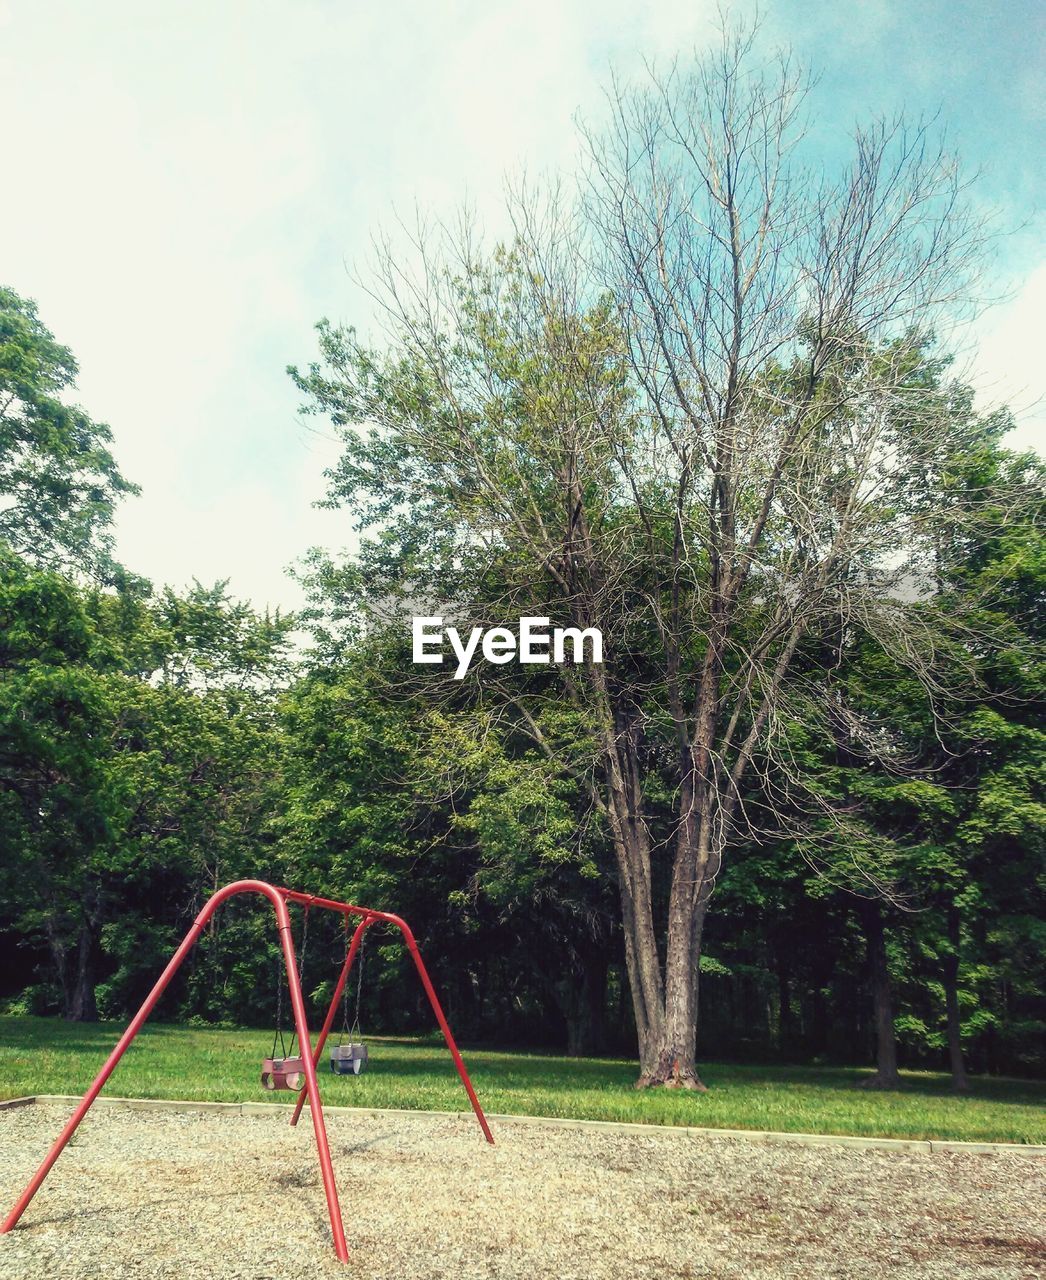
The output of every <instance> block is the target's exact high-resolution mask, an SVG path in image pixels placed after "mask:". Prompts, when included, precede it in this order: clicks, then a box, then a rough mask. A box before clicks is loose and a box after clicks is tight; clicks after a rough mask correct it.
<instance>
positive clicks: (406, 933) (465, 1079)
mask: <svg viewBox="0 0 1046 1280" xmlns="http://www.w3.org/2000/svg"><path fill="white" fill-rule="evenodd" d="M378 920H381V921H384V922H385V923H386V924H394V925H395V926H396V928H397V929H399V931H400V932H401V933H402V934H403V940H404V942H405V943H406V944H407V950H408V951H409V952H410V954H411V958H412V959H413V961H414V967H415V968H416V969H417V971H418V977H419V978H420V979H421V985H422V986H423V987H424V989H425V994H426V996H428V999H429V1004H430V1005H431V1006H432V1012H433V1013H434V1014H435V1015H436V1021H437V1023H438V1024H439V1029H440V1031H442V1032H443V1039H444V1041H445V1042H446V1045H447V1048H448V1050H449V1051H450V1056H451V1057H452V1058H453V1059H454V1066H455V1067H456V1068H457V1072H458V1076H459V1077H460V1079H461V1083H462V1084H463V1085H464V1087H465V1092H466V1093H467V1094H468V1099H469V1102H470V1103H471V1104H472V1110H473V1111H474V1112H475V1114H476V1119H477V1120H478V1121H479V1127H480V1128H481V1129H482V1130H483V1136H484V1137H485V1138H486V1140H487V1141H488V1142H489V1143H490V1144H491V1146H493V1145H494V1135H493V1134H492V1133H491V1132H490V1125H489V1124H487V1117H486V1116H485V1115H484V1114H483V1108H482V1107H481V1106H480V1105H479V1098H477V1097H476V1090H475V1089H474V1088H473V1087H472V1081H471V1080H470V1079H469V1073H468V1069H467V1068H466V1066H465V1063H464V1061H463V1060H462V1057H461V1054H460V1053H459V1052H458V1046H457V1044H456V1043H455V1041H454V1033H453V1032H452V1031H451V1029H450V1024H449V1023H448V1022H447V1019H446V1017H445V1015H444V1013H443V1007H442V1005H441V1004H440V1002H439V998H438V996H437V995H436V989H435V987H433V985H432V979H431V978H430V977H429V971H428V969H426V968H425V961H424V960H422V958H421V951H420V950H419V949H418V943H417V939H416V938H415V937H414V934H413V932H412V930H411V927H410V925H409V924H407V922H406V920H402V919H401V918H400V917H399V916H394V915H390V914H389V913H388V912H381V913H377V912H376V913H375V914H374V915H372V916H368V917H365V918H364V919H363V920H361V921H360V923H359V924H358V925H357V926H356V932H355V933H354V934H353V935H352V942H351V943H350V944H349V952H348V955H347V956H346V957H345V963H344V964H343V965H342V969H341V973H340V975H339V977H338V983H337V986H336V987H335V988H334V996H333V998H332V999H331V1005H330V1008H329V1009H328V1010H327V1017H326V1018H325V1019H324V1022H323V1030H322V1031H321V1032H320V1038H319V1040H318V1041H317V1043H316V1056H315V1059H314V1060H313V1063H312V1067H313V1072H314V1073H315V1068H316V1063H318V1062H319V1060H320V1054H321V1053H322V1052H323V1046H324V1045H325V1044H326V1043H327V1037H328V1036H329V1035H330V1029H331V1027H332V1026H333V1025H334V1016H335V1013H336V1012H337V1007H338V1001H339V1000H340V999H341V997H342V993H343V992H344V990H345V983H346V982H347V981H348V977H349V972H350V971H351V969H352V965H353V961H354V960H355V959H356V952H357V951H358V950H359V945H360V942H361V941H362V940H363V934H364V932H365V930H366V929H367V928H368V927H369V926H370V925H372V924H374V923H375V922H376V921H378ZM299 1039H300V1037H299ZM307 1093H308V1087H307V1086H306V1087H304V1088H303V1089H302V1091H301V1093H299V1094H298V1101H297V1103H296V1104H295V1107H294V1114H293V1115H292V1116H291V1124H292V1125H296V1124H297V1123H298V1117H299V1116H300V1115H301V1109H302V1107H303V1106H304V1105H305V1097H306V1094H307Z"/></svg>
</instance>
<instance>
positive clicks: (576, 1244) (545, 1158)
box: [0, 1106, 1046, 1280]
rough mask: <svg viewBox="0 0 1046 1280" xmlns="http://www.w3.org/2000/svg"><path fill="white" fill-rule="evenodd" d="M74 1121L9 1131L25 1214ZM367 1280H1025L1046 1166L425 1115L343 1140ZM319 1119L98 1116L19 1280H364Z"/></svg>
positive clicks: (340, 1149) (1032, 1266)
mask: <svg viewBox="0 0 1046 1280" xmlns="http://www.w3.org/2000/svg"><path fill="white" fill-rule="evenodd" d="M67 1114H68V1110H67V1109H66V1108H63V1107H57V1106H35V1107H25V1108H21V1109H18V1110H12V1111H5V1112H0V1184H2V1186H3V1188H4V1192H3V1198H4V1199H5V1200H6V1199H7V1198H8V1197H9V1196H10V1195H12V1194H13V1189H14V1188H16V1187H20V1186H21V1185H22V1184H23V1183H24V1181H25V1179H26V1178H27V1177H28V1175H29V1174H30V1173H31V1172H32V1170H33V1168H34V1167H35V1164H36V1162H37V1161H38V1160H39V1159H40V1158H41V1157H42V1156H43V1154H44V1152H45V1151H46V1150H47V1147H48V1145H49V1143H50V1142H51V1140H52V1139H53V1137H54V1135H55V1134H56V1133H57V1131H58V1129H59V1127H60V1124H61V1122H62V1121H63V1120H64V1118H65V1116H66V1115H67ZM328 1124H329V1129H330V1134H331V1147H332V1153H333V1157H334V1166H335V1171H336V1174H337V1177H338V1181H339V1187H340V1191H341V1201H342V1208H343V1210H344V1214H345V1227H346V1231H347V1233H348V1236H349V1247H350V1250H351V1251H352V1268H353V1269H352V1274H353V1275H354V1276H356V1277H375V1278H377V1277H381V1278H383V1280H384V1278H386V1277H389V1278H391V1277H396V1278H397V1280H402V1278H404V1277H410V1278H411V1280H442V1278H443V1277H455V1280H473V1278H474V1277H475V1278H477V1280H478V1278H479V1277H484V1278H486V1277H490V1278H495V1277H496V1278H497V1280H517V1278H518V1280H524V1278H526V1280H639V1278H642V1277H658V1278H659V1280H667V1278H668V1277H715V1278H716V1280H727V1278H729V1280H784V1278H785V1277H788V1278H789V1280H811V1278H816V1280H821V1278H825V1280H828V1278H831V1277H847V1278H849V1277H862V1278H863V1277H879V1276H888V1277H904V1280H930V1278H931V1277H933V1278H934V1280H937V1278H940V1280H966V1278H967V1277H978V1278H981V1280H1010V1278H1011V1277H1012V1278H1013V1280H1018V1278H1019V1280H1025V1278H1026V1277H1033V1276H1046V1240H1044V1239H1043V1237H1042V1235H1041V1234H1038V1232H1040V1231H1041V1228H1042V1225H1043V1223H1042V1210H1043V1206H1044V1204H1046V1196H1044V1194H1043V1193H1044V1191H1046V1185H1044V1184H1046V1160H1041V1159H1036V1158H1034V1157H1029V1156H1014V1155H974V1154H966V1153H962V1154H958V1153H936V1152H935V1153H933V1154H921V1153H913V1152H893V1151H877V1150H858V1149H847V1148H839V1147H828V1146H818V1147H798V1146H777V1145H773V1144H764V1143H757V1142H746V1141H743V1140H736V1139H728V1138H699V1137H693V1136H690V1137H683V1136H680V1135H675V1134H662V1133H656V1132H651V1133H650V1134H649V1135H647V1134H638V1135H637V1134H632V1133H628V1134H621V1133H614V1132H611V1131H606V1130H572V1129H566V1128H555V1127H543V1126H537V1125H523V1124H513V1123H511V1122H507V1121H502V1122H500V1123H498V1125H497V1127H496V1130H495V1137H496V1138H497V1142H498V1145H497V1146H496V1147H489V1146H487V1144H486V1143H485V1142H484V1141H483V1139H482V1136H481V1135H480V1133H479V1130H478V1129H477V1127H476V1125H475V1124H473V1123H468V1122H466V1121H464V1120H460V1119H453V1118H443V1117H436V1116H425V1115H424V1114H422V1113H419V1114H418V1115H416V1116H408V1117H403V1116H389V1117H382V1118H375V1117H365V1116H359V1117H356V1116H346V1115H337V1116H331V1117H330V1118H329V1121H328ZM344 1274H345V1272H344V1271H343V1270H342V1269H341V1268H340V1267H339V1265H338V1264H337V1262H336V1261H335V1260H334V1255H333V1252H332V1251H331V1249H330V1229H329V1224H328V1222H327V1218H326V1207H325V1204H324V1199H323V1193H322V1189H321V1184H320V1179H319V1171H318V1168H317V1164H316V1152H315V1147H314V1146H313V1145H312V1127H311V1125H310V1124H308V1122H307V1117H306V1118H303V1123H302V1124H301V1125H300V1126H299V1128H298V1129H297V1130H296V1131H292V1130H291V1129H289V1128H288V1127H287V1124H286V1121H285V1120H281V1119H280V1118H279V1117H275V1116H240V1115H221V1114H217V1113H210V1114H207V1113H199V1114H192V1113H158V1112H145V1111H139V1112H135V1111H128V1110H122V1109H118V1108H112V1109H109V1110H99V1111H97V1112H95V1113H93V1114H92V1115H89V1116H88V1118H87V1120H86V1121H85V1122H84V1124H83V1125H82V1126H81V1128H80V1131H79V1133H78V1134H77V1136H76V1138H75V1139H74V1141H73V1145H71V1146H70V1147H69V1148H68V1149H67V1150H66V1152H65V1153H64V1154H63V1156H62V1157H61V1159H60V1160H59V1162H58V1164H57V1165H56V1166H55V1168H54V1170H53V1171H52V1173H51V1175H50V1177H49V1178H48V1180H47V1182H45V1183H44V1185H43V1188H42V1189H41V1191H40V1192H39V1194H38V1195H37V1197H36V1200H35V1201H34V1202H33V1204H32V1205H30V1207H29V1209H28V1210H27V1211H26V1215H25V1217H24V1218H23V1219H22V1222H21V1223H20V1224H19V1226H18V1227H17V1228H16V1229H15V1230H14V1231H13V1232H11V1233H10V1234H8V1235H6V1236H0V1276H4V1277H8V1276H11V1277H17V1278H18V1280H35V1278H36V1277H40V1278H41V1280H42V1278H43V1277H47V1278H48V1280H53V1278H54V1277H56V1276H58V1277H66V1276H70V1277H71V1276H76V1277H86V1276H94V1277H127V1276H133V1277H140V1278H142V1280H150V1278H152V1277H168V1276H182V1275H187V1276H193V1277H205V1278H206V1277H234V1278H240V1277H244V1278H246V1277H250V1278H252V1280H262V1278H263V1277H265V1278H268V1277H274V1278H275V1277H280V1278H281V1280H295V1278H297V1277H305V1276H309V1277H315V1278H318V1277H323V1276H331V1277H333V1276H338V1275H344Z"/></svg>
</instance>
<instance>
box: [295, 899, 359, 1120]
mask: <svg viewBox="0 0 1046 1280" xmlns="http://www.w3.org/2000/svg"><path fill="white" fill-rule="evenodd" d="M372 923H373V921H372V920H370V919H369V918H364V919H363V920H361V921H360V923H359V924H358V925H357V926H356V930H355V932H354V933H353V935H352V941H351V942H350V943H349V949H348V951H347V952H346V954H345V963H344V964H343V965H342V966H341V973H340V974H339V975H338V982H337V985H336V986H335V988H334V995H333V996H332V997H331V1007H330V1008H329V1009H328V1010H327V1016H326V1018H325V1019H324V1021H323V1027H322V1029H321V1030H320V1038H319V1039H318V1040H317V1041H316V1052H315V1054H314V1055H313V1059H312V1061H313V1065H314V1066H317V1067H318V1066H319V1065H320V1058H321V1057H322V1055H323V1046H324V1045H325V1044H326V1043H327V1037H328V1036H329V1035H330V1032H331V1027H332V1026H333V1025H334V1018H335V1015H336V1014H337V1012H338V1002H339V1001H340V1000H341V997H342V993H343V992H344V990H345V983H346V982H348V980H349V974H350V973H351V972H352V964H353V961H354V960H355V959H356V952H357V951H358V950H359V948H360V943H361V942H362V940H363V933H364V930H365V929H366V928H367V926H368V925H370V924H372ZM308 1092H309V1089H308V1085H302V1088H301V1092H300V1093H299V1094H298V1101H297V1102H296V1103H295V1104H294V1114H293V1115H292V1116H291V1125H292V1126H293V1125H296V1124H297V1123H298V1117H299V1116H300V1115H301V1109H302V1107H303V1106H304V1105H305V1097H306V1095H307V1094H308Z"/></svg>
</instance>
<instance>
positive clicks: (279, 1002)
mask: <svg viewBox="0 0 1046 1280" xmlns="http://www.w3.org/2000/svg"><path fill="white" fill-rule="evenodd" d="M309 910H310V907H309V904H308V903H306V904H305V907H304V908H303V910H302V927H301V949H300V950H299V952H298V965H297V967H298V983H299V984H300V983H301V976H302V973H303V971H304V968H305V951H306V948H307V947H308V945H309ZM282 959H283V956H282V946H281V948H280V951H278V952H277V954H276V1031H275V1034H274V1035H273V1037H272V1053H271V1054H270V1055H269V1056H270V1057H272V1058H275V1057H276V1056H277V1055H276V1045H277V1044H279V1046H280V1053H279V1056H280V1057H281V1058H293V1057H294V1041H295V1040H296V1039H297V1036H298V1028H297V1025H295V1028H294V1030H293V1031H292V1032H291V1038H290V1050H288V1049H287V1047H286V1045H285V1043H284V1039H283V965H282V964H281V963H280V962H281V960H282Z"/></svg>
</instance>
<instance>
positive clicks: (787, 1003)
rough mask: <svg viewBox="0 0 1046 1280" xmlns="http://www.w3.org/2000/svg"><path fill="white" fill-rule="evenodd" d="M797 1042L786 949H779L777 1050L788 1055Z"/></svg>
mask: <svg viewBox="0 0 1046 1280" xmlns="http://www.w3.org/2000/svg"><path fill="white" fill-rule="evenodd" d="M794 1042H795V1023H794V1020H793V1017H792V982H791V974H790V973H789V968H788V961H787V959H786V958H785V953H784V948H783V947H779V948H778V949H777V1048H778V1051H779V1052H780V1053H781V1055H782V1056H784V1055H786V1054H787V1053H788V1051H789V1049H791V1047H792V1045H793V1044H794Z"/></svg>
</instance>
